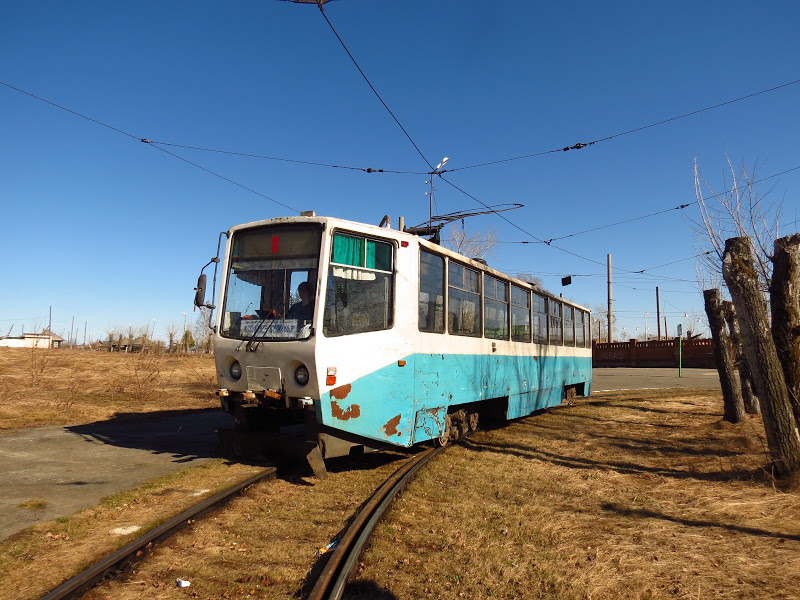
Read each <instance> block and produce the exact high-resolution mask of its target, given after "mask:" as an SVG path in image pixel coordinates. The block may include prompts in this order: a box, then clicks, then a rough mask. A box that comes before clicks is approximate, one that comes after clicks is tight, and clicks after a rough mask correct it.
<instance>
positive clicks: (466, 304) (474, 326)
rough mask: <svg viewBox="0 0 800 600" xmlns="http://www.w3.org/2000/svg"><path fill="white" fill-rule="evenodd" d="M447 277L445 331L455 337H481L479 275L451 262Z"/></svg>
mask: <svg viewBox="0 0 800 600" xmlns="http://www.w3.org/2000/svg"><path fill="white" fill-rule="evenodd" d="M447 275H448V279H449V282H448V283H449V286H448V297H447V330H448V331H449V332H450V333H452V334H455V335H468V336H472V337H481V331H482V327H481V297H480V291H481V290H480V279H479V277H480V274H479V273H478V271H475V270H474V269H469V268H467V267H465V266H463V265H459V264H458V263H453V262H451V263H449V264H448V268H447Z"/></svg>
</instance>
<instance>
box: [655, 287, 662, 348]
mask: <svg viewBox="0 0 800 600" xmlns="http://www.w3.org/2000/svg"><path fill="white" fill-rule="evenodd" d="M656 315H658V317H657V318H656V323H658V340H659V341H661V296H660V295H659V293H658V286H656Z"/></svg>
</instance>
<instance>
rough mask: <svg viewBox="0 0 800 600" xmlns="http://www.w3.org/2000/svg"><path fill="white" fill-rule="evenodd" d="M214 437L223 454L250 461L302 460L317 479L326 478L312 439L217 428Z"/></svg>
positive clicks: (321, 460) (319, 455)
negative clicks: (217, 438)
mask: <svg viewBox="0 0 800 600" xmlns="http://www.w3.org/2000/svg"><path fill="white" fill-rule="evenodd" d="M217 435H218V437H219V443H220V446H221V447H222V452H223V453H224V454H225V455H229V456H235V457H237V458H245V459H250V460H265V461H277V462H283V461H288V462H291V463H297V462H302V461H305V462H306V463H308V466H309V467H311V470H312V471H313V472H314V476H315V477H317V479H327V478H328V470H327V469H326V468H325V460H324V459H323V458H322V452H321V451H320V448H319V445H318V444H317V442H315V441H313V440H307V439H304V438H302V437H298V436H295V435H292V434H287V433H272V432H263V431H235V430H233V429H226V428H220V429H217Z"/></svg>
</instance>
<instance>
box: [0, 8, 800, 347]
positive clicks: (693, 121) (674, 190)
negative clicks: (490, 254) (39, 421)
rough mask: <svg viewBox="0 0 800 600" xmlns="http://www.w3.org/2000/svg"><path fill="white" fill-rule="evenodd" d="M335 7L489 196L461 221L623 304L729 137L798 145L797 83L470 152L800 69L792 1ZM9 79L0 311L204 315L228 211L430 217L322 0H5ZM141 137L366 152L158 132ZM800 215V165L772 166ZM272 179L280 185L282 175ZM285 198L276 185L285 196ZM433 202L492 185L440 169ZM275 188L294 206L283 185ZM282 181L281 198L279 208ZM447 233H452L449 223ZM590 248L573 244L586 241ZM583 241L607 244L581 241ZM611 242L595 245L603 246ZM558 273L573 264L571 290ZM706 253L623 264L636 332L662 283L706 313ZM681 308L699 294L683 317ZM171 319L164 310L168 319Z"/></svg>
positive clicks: (403, 140)
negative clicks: (206, 273)
mask: <svg viewBox="0 0 800 600" xmlns="http://www.w3.org/2000/svg"><path fill="white" fill-rule="evenodd" d="M325 14H326V15H327V16H328V18H329V19H330V21H331V23H332V24H333V26H334V27H335V28H336V31H337V32H338V33H339V35H340V36H341V38H342V39H343V40H344V42H345V44H346V45H347V47H348V48H349V50H350V52H351V53H352V54H353V56H354V57H355V59H356V60H357V61H358V63H359V65H360V66H361V68H362V69H363V71H364V72H365V73H366V75H367V76H368V77H369V79H370V81H371V82H372V84H373V85H374V87H375V88H376V89H377V90H378V92H379V93H380V95H381V97H382V98H383V100H384V101H385V102H386V104H387V105H388V106H389V107H390V108H391V110H392V112H393V113H394V115H395V116H396V117H397V119H398V120H399V121H400V122H401V123H402V125H403V127H404V128H405V129H406V131H407V132H408V133H409V135H410V137H411V138H412V139H413V141H414V142H415V143H416V145H417V147H418V148H419V149H420V151H421V152H422V154H423V155H424V156H425V157H426V159H427V161H428V162H430V163H431V164H432V165H434V166H435V165H436V164H437V163H438V162H439V161H440V160H441V159H442V158H443V157H444V156H447V157H449V158H450V161H449V163H448V164H447V168H449V169H453V170H452V171H451V172H450V173H448V174H446V176H445V177H447V179H448V180H449V181H451V182H452V183H453V184H455V185H456V186H458V187H459V188H461V189H462V190H464V191H466V192H468V193H469V194H470V195H471V196H474V197H475V198H477V199H479V200H480V202H482V203H484V204H488V205H495V204H501V203H510V202H519V203H522V204H524V205H525V206H524V208H522V209H519V210H517V211H514V212H511V213H504V214H505V215H506V216H507V217H508V219H509V220H511V221H512V222H513V224H514V225H516V226H518V227H519V228H521V229H522V230H524V232H523V231H520V229H517V228H515V227H514V226H512V224H510V223H508V222H507V221H504V220H502V219H500V218H498V217H497V216H493V215H489V216H483V217H477V218H473V219H470V220H468V221H467V226H468V227H469V228H470V229H473V230H481V229H485V228H487V227H492V228H494V229H496V230H497V231H498V233H499V239H500V240H502V241H505V242H514V241H533V238H531V237H530V236H529V235H526V233H527V234H532V235H533V236H536V237H539V238H541V239H551V238H553V237H557V236H562V235H567V234H570V233H573V232H577V231H582V230H585V229H588V228H592V227H596V226H599V225H606V224H610V223H615V222H619V221H622V220H625V219H629V218H631V217H637V216H641V215H646V214H650V213H653V212H658V211H663V210H666V209H669V208H673V207H676V206H679V205H682V204H692V206H690V207H689V208H687V209H684V210H681V211H670V212H667V213H665V214H663V215H660V216H656V217H652V218H649V219H645V220H640V221H635V222H633V223H629V224H625V225H620V226H616V227H612V228H607V229H602V230H599V231H596V232H593V233H587V234H583V235H580V236H575V237H573V238H568V239H565V240H561V241H560V242H559V245H560V246H561V247H562V248H563V249H565V250H568V251H569V252H564V251H560V250H557V249H556V248H553V247H549V246H546V245H542V244H524V245H522V244H512V243H505V244H501V245H500V247H499V248H498V249H497V251H496V255H497V256H496V258H494V259H492V260H491V261H490V263H491V264H492V265H493V266H495V267H497V268H499V269H501V270H504V271H507V272H518V271H528V272H532V273H535V274H540V275H542V279H543V280H544V284H545V286H546V287H547V288H548V289H549V290H551V291H553V292H556V293H561V292H563V293H564V295H565V296H566V297H569V298H571V299H573V300H575V301H577V302H580V303H582V304H585V305H589V306H602V305H605V303H606V281H605V266H604V265H605V261H606V255H607V254H611V255H612V257H613V264H614V267H619V268H620V269H627V270H631V271H635V270H641V269H650V268H651V267H656V266H658V265H663V264H665V263H668V262H672V261H676V260H679V259H684V258H688V257H691V256H693V255H694V254H695V253H696V250H695V247H694V241H693V234H692V233H691V231H690V228H689V224H688V220H687V219H688V218H696V217H697V209H696V207H695V205H694V188H693V170H692V169H693V161H694V160H695V157H697V160H698V161H699V163H700V165H701V168H702V170H703V173H704V175H705V176H706V177H707V178H708V179H709V180H711V181H712V182H713V183H715V184H716V185H718V186H719V187H722V177H723V174H724V172H725V168H726V154H727V155H728V156H730V157H731V159H732V160H733V161H734V162H735V163H739V162H741V161H742V160H744V161H745V162H746V163H747V164H748V165H753V164H755V163H757V164H758V165H760V168H761V170H760V175H762V176H768V175H772V174H775V173H780V172H783V171H785V170H787V169H791V168H794V167H798V166H800V154H798V152H797V150H796V141H797V139H798V137H799V136H798V133H800V132H799V131H798V118H797V114H798V110H797V107H798V106H800V84H797V85H791V86H787V87H784V88H782V89H780V90H776V91H774V92H770V93H766V94H762V95H758V96H755V97H752V98H749V99H746V100H742V101H741V102H736V103H733V104H729V105H726V106H722V107H720V108H717V109H715V110H710V111H706V112H702V113H700V114H696V115H694V116H690V117H687V118H684V119H679V120H676V121H672V122H669V123H666V124H663V125H659V126H657V127H652V128H648V129H644V130H642V131H638V132H635V133H631V134H628V135H623V136H619V137H613V138H612V139H609V140H607V141H603V142H600V143H597V144H595V145H593V146H590V147H587V148H583V149H581V150H573V151H569V152H557V153H550V154H545V155H543V156H538V157H532V158H527V159H523V160H515V161H508V162H502V163H499V164H494V165H489V166H484V167H475V168H470V169H463V170H460V169H462V168H463V167H468V166H471V165H475V164H480V163H485V162H491V161H497V160H501V159H506V158H511V157H516V156H521V155H528V154H535V153H540V152H546V151H548V150H553V149H556V148H562V147H565V146H571V145H574V144H576V143H579V142H583V143H585V142H589V141H593V140H598V139H602V138H606V137H610V136H615V135H616V134H619V133H622V132H626V131H629V130H632V129H636V128H638V127H642V126H645V125H649V124H652V123H656V122H659V121H662V120H665V119H669V118H671V117H675V116H678V115H683V114H686V113H689V112H692V111H695V110H698V109H702V108H705V107H709V106H712V105H716V104H719V103H723V102H726V101H728V100H732V99H735V98H740V97H743V96H746V95H749V94H752V93H754V92H758V91H760V90H765V89H769V88H773V87H775V86H779V85H781V84H784V83H787V82H791V81H795V80H798V79H800V69H799V68H798V65H800V42H798V38H797V33H796V28H797V24H798V23H800V5H799V4H797V3H796V2H771V3H769V4H768V5H757V4H754V3H752V2H738V1H733V2H731V1H728V2H714V1H711V2H700V3H698V2H691V3H690V2H672V3H659V4H658V5H656V4H654V3H644V2H611V3H596V2H574V3H525V2H506V3H492V2H473V1H469V0H468V1H464V0H461V1H455V0H445V1H441V2H436V3H430V2H416V1H412V2H402V3H401V2H367V1H365V0H333V1H331V2H328V3H327V4H326V5H325ZM0 81H2V82H3V83H5V84H7V85H11V86H14V87H16V88H19V89H21V90H25V91H26V92H29V93H31V94H34V95H36V96H39V97H41V98H44V99H47V100H49V101H50V102H53V103H56V104H58V105H60V106H63V107H66V108H68V109H70V110H73V111H75V112H78V113H80V114H82V115H86V116H88V117H91V118H92V119H95V120H96V121H99V122H101V123H104V124H106V125H110V126H112V127H114V128H117V129H119V130H121V132H123V133H121V132H119V131H114V130H112V129H109V128H108V127H104V126H102V125H98V124H96V123H94V122H90V121H88V120H86V119H83V118H80V117H78V116H76V115H74V114H71V113H69V112H66V111H64V110H61V109H59V108H56V107H54V106H52V105H49V104H46V103H44V102H42V101H40V100H37V99H34V98H32V97H30V96H28V95H25V94H23V93H20V92H19V91H16V90H14V89H11V88H9V87H7V86H5V85H0V127H1V128H2V132H3V143H2V144H0V198H1V199H2V206H3V216H4V218H3V224H4V227H3V241H4V244H5V246H6V248H7V251H8V254H9V259H8V260H6V261H4V262H3V266H2V279H3V282H4V285H3V290H4V293H3V294H2V296H0V335H4V334H5V333H6V331H7V330H8V329H9V328H10V327H12V326H13V327H14V329H13V331H12V333H15V334H19V333H20V331H21V327H23V326H24V327H25V330H26V331H32V330H33V329H34V328H41V327H42V326H45V325H46V324H47V315H48V308H49V307H50V306H52V307H53V329H54V330H55V331H57V332H59V333H61V334H62V335H65V337H66V334H68V333H69V330H70V326H71V322H72V319H73V318H74V322H75V329H76V330H79V331H80V334H79V341H82V339H83V329H84V323H86V324H87V325H86V327H87V330H88V336H89V337H90V338H92V339H101V338H103V337H104V336H105V331H106V330H107V329H108V328H109V327H113V326H119V327H123V328H127V327H128V326H129V324H132V325H133V326H134V327H137V326H138V327H141V326H144V325H145V324H150V325H151V327H152V326H153V325H154V326H155V331H156V334H157V336H160V337H162V338H163V337H164V327H165V326H166V325H167V324H168V323H170V322H172V323H175V324H177V325H178V326H179V327H182V326H183V320H184V317H183V313H184V312H185V313H187V314H188V315H189V318H190V319H191V317H192V316H193V313H192V303H191V301H192V288H193V287H194V284H195V282H196V279H197V275H198V273H199V270H200V268H201V267H202V266H203V265H204V264H205V263H206V262H208V260H209V258H210V257H211V256H213V255H214V254H215V252H216V245H217V236H218V234H219V232H220V231H223V230H225V229H227V228H228V227H230V226H232V225H235V224H238V223H242V222H247V221H252V220H258V219H264V218H271V217H277V216H285V215H289V214H293V211H292V210H290V209H289V208H286V206H288V207H291V209H294V210H296V211H300V210H315V211H317V214H322V215H330V216H337V217H343V218H347V219H352V220H357V221H364V222H368V223H374V224H377V223H379V222H380V220H381V218H382V217H383V215H385V214H390V215H392V216H393V218H394V219H395V222H396V217H397V216H399V215H403V216H405V218H406V222H407V223H408V224H410V225H412V224H417V223H419V222H422V221H424V220H425V219H426V218H427V213H428V199H427V197H426V195H425V192H426V191H428V186H426V185H425V181H426V180H427V176H426V175H425V174H424V173H425V172H427V171H429V170H430V167H429V166H428V164H426V162H425V160H423V158H422V157H421V156H420V154H419V153H418V152H417V150H415V148H414V146H413V145H412V144H411V142H410V141H409V139H408V138H407V137H406V135H405V134H404V133H403V131H402V130H401V129H400V128H399V127H398V125H397V124H396V123H395V121H394V120H393V119H392V117H391V116H390V115H389V113H388V112H387V111H386V109H385V108H384V107H383V106H382V105H381V104H380V102H379V101H378V99H377V98H376V97H375V95H374V94H373V93H372V91H371V90H370V89H369V87H368V86H367V84H366V83H365V81H364V80H363V78H362V77H361V75H360V74H359V72H358V71H357V69H356V68H355V66H354V65H353V63H352V62H351V60H350V58H349V57H348V56H347V54H346V53H345V51H344V49H343V48H342V46H341V45H340V43H339V41H338V40H337V39H336V37H335V36H334V34H333V32H332V31H331V29H330V27H329V26H328V24H327V23H326V22H325V20H324V18H323V17H322V15H321V14H320V11H319V9H318V8H317V7H316V6H315V5H308V4H295V3H292V2H281V1H277V0H260V1H259V2H251V1H243V2H237V3H220V2H205V1H197V2H172V3H163V2H147V1H145V2H137V3H128V4H119V3H109V2H98V1H86V2H81V3H77V4H76V3H64V2H56V1H52V2H40V1H37V0H31V1H28V2H4V3H2V4H1V5H0ZM140 138H147V139H150V140H154V141H159V142H168V143H171V144H178V145H184V146H197V147H203V148H213V149H220V150H227V151H233V152H240V153H246V154H257V155H266V156H271V157H277V158H285V159H292V160H296V161H306V162H316V163H325V164H335V165H343V166H354V167H362V168H367V167H371V168H381V169H386V170H395V171H410V172H413V173H418V174H391V173H383V174H378V173H372V174H367V173H364V172H362V171H358V170H351V169H334V168H328V167H321V166H311V165H306V164H300V163H294V162H285V161H275V160H264V159H256V158H245V157H241V156H234V155H226V154H220V153H211V152H203V151H198V150H189V149H186V148H179V147H175V146H160V147H161V148H164V149H166V150H169V151H170V152H173V153H175V154H177V155H179V156H180V157H182V158H184V159H186V160H188V161H192V162H194V163H196V164H198V165H201V166H202V167H204V168H206V169H209V170H211V171H214V172H215V173H218V174H220V175H223V176H224V177H226V178H228V179H230V180H233V181H235V182H236V183H238V184H240V185H241V186H244V187H246V188H250V190H254V191H256V192H258V194H255V193H253V192H252V191H248V190H246V189H243V187H239V186H237V185H234V184H232V183H230V182H228V181H225V180H223V179H221V178H218V177H215V176H213V175H211V174H209V173H207V172H205V171H202V170H200V169H198V168H197V167H195V166H192V165H190V164H188V163H187V162H184V161H181V160H179V159H178V158H175V157H173V156H170V155H169V154H166V153H165V152H161V151H159V149H158V147H153V146H151V145H148V144H144V143H142V142H140V141H139V139H140ZM767 185H769V187H770V188H771V189H772V192H771V193H772V194H776V195H778V196H780V197H783V198H784V202H785V209H784V215H785V221H790V222H791V223H790V224H788V225H787V228H786V229H785V230H783V231H782V234H788V233H791V232H793V231H796V230H797V226H796V222H795V221H796V219H797V209H798V204H800V203H798V194H797V190H798V187H800V170H798V171H792V172H790V173H787V174H785V175H783V176H780V177H777V178H774V179H771V180H770V183H769V184H767ZM268 198H269V199H268ZM270 199H272V200H275V201H277V202H273V201H271V200H270ZM435 199H436V207H437V209H438V211H437V212H439V213H447V212H452V211H456V210H477V209H480V208H482V207H481V205H480V204H478V203H477V202H476V201H475V200H473V199H472V198H470V197H468V196H466V195H464V194H462V193H460V192H459V191H457V190H456V189H454V188H453V187H451V186H449V185H448V184H446V183H445V182H443V181H437V182H436V192H435ZM278 203H280V204H278ZM281 204H283V205H285V206H282V205H281ZM445 235H446V234H445ZM576 254H577V255H579V256H580V257H584V258H580V257H578V256H575V255H576ZM586 259H589V260H586ZM592 261H594V262H592ZM564 275H582V276H580V277H573V284H572V285H571V286H568V287H565V288H562V287H561V277H562V276H564ZM695 280H696V276H695V261H694V260H685V261H681V262H678V263H675V264H673V265H670V266H668V267H663V268H659V269H654V270H652V271H647V275H646V276H643V275H640V276H632V275H630V274H629V273H625V272H624V271H615V273H614V281H615V285H614V306H615V309H616V311H618V312H617V318H618V324H619V325H620V326H623V325H624V326H625V328H626V337H632V336H633V335H635V334H636V328H637V327H638V328H639V330H640V331H641V330H642V329H643V328H644V324H645V312H648V313H649V315H648V317H647V323H648V328H649V331H650V332H652V331H653V330H654V329H655V325H656V320H655V316H654V314H655V310H656V307H655V287H656V286H659V288H660V290H661V303H662V311H663V312H664V313H665V314H666V315H667V318H668V322H669V327H670V330H671V334H672V335H674V328H675V325H677V324H678V323H679V322H684V328H686V327H687V325H691V323H688V324H687V323H685V322H686V321H692V320H696V318H697V316H700V317H702V315H703V309H702V297H701V295H700V293H699V291H698V290H697V284H696V283H695ZM684 313H688V314H690V315H692V316H690V317H689V318H685V317H683V314H684ZM154 319H155V321H154Z"/></svg>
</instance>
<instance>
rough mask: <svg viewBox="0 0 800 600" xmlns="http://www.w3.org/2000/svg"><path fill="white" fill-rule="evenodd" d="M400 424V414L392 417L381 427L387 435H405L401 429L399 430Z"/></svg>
mask: <svg viewBox="0 0 800 600" xmlns="http://www.w3.org/2000/svg"><path fill="white" fill-rule="evenodd" d="M399 424H400V415H397V416H396V417H394V418H393V419H390V420H389V422H388V423H386V425H384V426H383V427H381V429H383V430H384V431H385V432H386V437H392V436H393V435H403V434H402V433H400V432H399V431H397V426H398V425H399Z"/></svg>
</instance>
